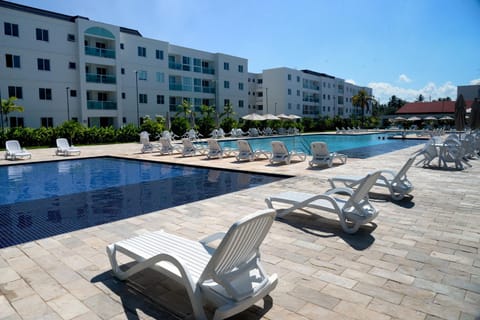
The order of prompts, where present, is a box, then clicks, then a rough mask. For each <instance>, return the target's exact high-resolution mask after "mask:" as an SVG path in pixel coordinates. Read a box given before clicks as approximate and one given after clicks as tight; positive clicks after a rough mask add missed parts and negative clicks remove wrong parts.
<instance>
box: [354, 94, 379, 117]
mask: <svg viewBox="0 0 480 320" xmlns="http://www.w3.org/2000/svg"><path fill="white" fill-rule="evenodd" d="M370 102H373V103H376V102H377V101H376V100H375V99H374V98H373V97H372V96H369V95H368V94H367V92H366V91H365V90H363V89H362V90H360V91H358V93H357V94H356V95H354V96H353V97H352V104H353V105H354V106H356V107H360V108H362V126H364V125H365V108H366V109H367V111H368V108H369V103H370Z"/></svg>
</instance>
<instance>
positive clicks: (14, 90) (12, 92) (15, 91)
mask: <svg viewBox="0 0 480 320" xmlns="http://www.w3.org/2000/svg"><path fill="white" fill-rule="evenodd" d="M8 96H9V97H17V99H23V90H22V87H14V86H8Z"/></svg>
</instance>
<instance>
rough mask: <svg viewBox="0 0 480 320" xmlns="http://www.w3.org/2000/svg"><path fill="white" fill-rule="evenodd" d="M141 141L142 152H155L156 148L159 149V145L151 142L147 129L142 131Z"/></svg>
mask: <svg viewBox="0 0 480 320" xmlns="http://www.w3.org/2000/svg"><path fill="white" fill-rule="evenodd" d="M140 143H141V144H142V150H141V152H142V153H145V152H154V151H155V149H157V150H158V148H159V145H158V144H154V143H151V142H150V133H148V132H147V131H142V132H140Z"/></svg>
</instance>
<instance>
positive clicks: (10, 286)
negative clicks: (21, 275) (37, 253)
mask: <svg viewBox="0 0 480 320" xmlns="http://www.w3.org/2000/svg"><path fill="white" fill-rule="evenodd" d="M0 294H1V295H3V296H4V297H5V298H7V299H8V300H9V301H16V300H19V299H23V298H25V297H28V296H31V295H34V294H35V291H33V289H32V288H31V287H30V286H29V285H28V284H27V283H26V282H25V281H24V280H23V279H18V280H14V281H10V282H7V283H3V284H0ZM0 319H1V318H0Z"/></svg>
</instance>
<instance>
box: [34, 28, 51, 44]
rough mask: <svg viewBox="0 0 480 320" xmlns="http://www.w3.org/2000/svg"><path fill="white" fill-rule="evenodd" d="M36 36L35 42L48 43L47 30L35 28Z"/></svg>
mask: <svg viewBox="0 0 480 320" xmlns="http://www.w3.org/2000/svg"><path fill="white" fill-rule="evenodd" d="M36 35H37V40H40V41H47V42H48V30H46V29H40V28H37V29H36Z"/></svg>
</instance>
